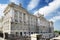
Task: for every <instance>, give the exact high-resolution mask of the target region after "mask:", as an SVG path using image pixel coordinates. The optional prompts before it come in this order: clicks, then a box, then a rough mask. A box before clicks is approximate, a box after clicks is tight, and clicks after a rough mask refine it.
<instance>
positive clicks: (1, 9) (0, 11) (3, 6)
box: [0, 4, 7, 17]
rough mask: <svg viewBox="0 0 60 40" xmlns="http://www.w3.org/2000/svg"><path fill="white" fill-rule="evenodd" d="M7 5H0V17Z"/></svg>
mask: <svg viewBox="0 0 60 40" xmlns="http://www.w3.org/2000/svg"><path fill="white" fill-rule="evenodd" d="M6 6H7V4H0V17H1V16H3V11H4V10H5V8H6Z"/></svg>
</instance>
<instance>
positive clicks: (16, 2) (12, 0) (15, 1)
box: [10, 0, 19, 4]
mask: <svg viewBox="0 0 60 40" xmlns="http://www.w3.org/2000/svg"><path fill="white" fill-rule="evenodd" d="M10 2H14V3H15V4H19V0H10Z"/></svg>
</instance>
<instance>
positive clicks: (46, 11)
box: [35, 0, 60, 16]
mask: <svg viewBox="0 0 60 40" xmlns="http://www.w3.org/2000/svg"><path fill="white" fill-rule="evenodd" d="M58 7H60V0H54V1H53V2H51V3H49V6H45V7H43V8H40V9H39V10H38V12H39V13H40V14H44V16H46V15H48V14H49V13H51V12H53V11H54V10H56V9H57V8H58ZM35 14H36V13H35Z"/></svg>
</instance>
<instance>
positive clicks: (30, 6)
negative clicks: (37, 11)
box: [27, 0, 40, 10]
mask: <svg viewBox="0 0 60 40" xmlns="http://www.w3.org/2000/svg"><path fill="white" fill-rule="evenodd" d="M39 1H40V0H31V1H30V3H29V4H28V6H27V9H28V10H32V9H33V8H35V7H36V6H37V5H38V3H39Z"/></svg>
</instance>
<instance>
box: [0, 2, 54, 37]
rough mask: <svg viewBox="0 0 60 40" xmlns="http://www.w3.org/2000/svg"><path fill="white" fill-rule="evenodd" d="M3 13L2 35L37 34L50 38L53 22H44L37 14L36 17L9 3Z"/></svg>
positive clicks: (19, 6)
mask: <svg viewBox="0 0 60 40" xmlns="http://www.w3.org/2000/svg"><path fill="white" fill-rule="evenodd" d="M3 13H4V16H3V17H2V22H1V23H2V31H3V34H4V35H6V34H14V35H18V36H30V35H31V34H35V33H37V34H44V35H46V36H47V35H49V37H50V36H51V37H52V34H53V31H54V27H53V22H52V21H48V20H46V19H45V18H44V16H43V15H41V14H39V13H37V15H32V14H30V13H29V12H28V11H27V10H26V9H24V8H23V7H22V5H21V4H19V5H16V4H14V3H10V4H8V5H7V7H6V9H5V10H4V12H3ZM4 37H5V36H4ZM47 37H48V36H47Z"/></svg>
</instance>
